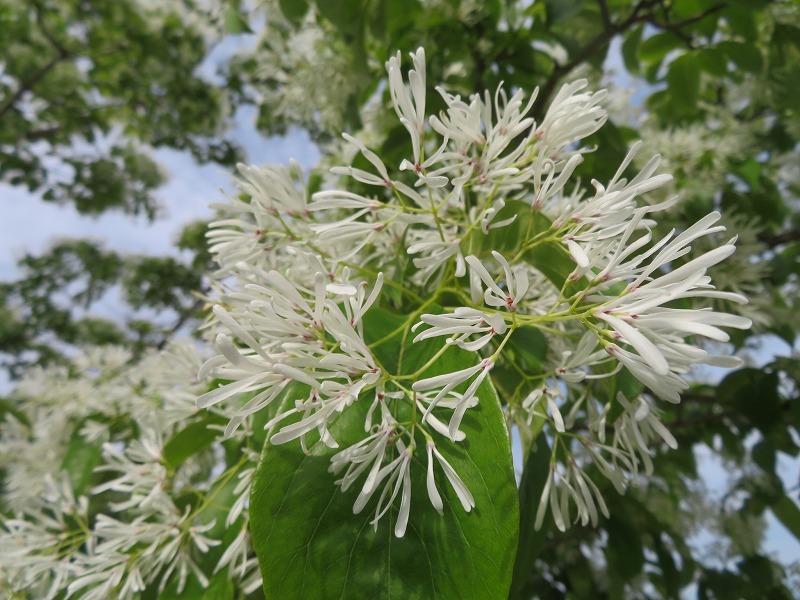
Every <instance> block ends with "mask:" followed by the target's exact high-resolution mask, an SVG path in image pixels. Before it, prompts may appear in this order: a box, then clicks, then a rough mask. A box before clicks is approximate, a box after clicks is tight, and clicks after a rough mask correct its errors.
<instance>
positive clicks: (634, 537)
mask: <svg viewBox="0 0 800 600" xmlns="http://www.w3.org/2000/svg"><path fill="white" fill-rule="evenodd" d="M606 531H608V547H607V548H606V558H607V559H608V566H609V571H610V572H611V573H613V574H614V575H615V576H617V577H619V578H621V579H623V580H627V579H631V578H632V577H634V576H636V575H638V574H639V572H640V571H641V570H642V567H643V566H644V549H643V548H642V537H641V535H640V533H639V531H638V530H637V529H636V527H635V526H634V525H633V523H631V522H630V521H628V520H626V519H625V518H624V515H623V516H620V515H616V514H612V515H611V518H610V519H609V520H608V523H607V524H606Z"/></svg>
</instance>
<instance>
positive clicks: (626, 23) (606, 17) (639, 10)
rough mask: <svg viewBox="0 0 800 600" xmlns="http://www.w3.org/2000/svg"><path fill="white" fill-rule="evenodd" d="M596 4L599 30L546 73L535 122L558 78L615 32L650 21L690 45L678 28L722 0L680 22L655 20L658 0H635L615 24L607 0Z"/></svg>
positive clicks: (702, 16) (712, 9) (701, 16)
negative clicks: (628, 11) (601, 28)
mask: <svg viewBox="0 0 800 600" xmlns="http://www.w3.org/2000/svg"><path fill="white" fill-rule="evenodd" d="M597 3H598V6H599V7H600V16H601V19H602V21H603V30H602V31H601V32H600V33H598V34H597V35H596V36H595V37H594V38H592V39H591V40H590V41H589V42H588V43H587V44H586V46H584V47H583V48H581V49H580V50H578V52H576V53H575V55H574V56H573V57H572V58H571V59H570V60H569V61H567V62H566V63H564V64H563V65H557V66H556V67H555V68H554V69H553V70H552V72H551V73H550V76H549V77H548V78H547V80H546V81H545V83H544V84H543V85H542V86H541V88H540V89H539V96H538V97H537V99H536V102H535V103H534V105H533V109H532V111H531V112H532V114H533V116H534V118H536V120H537V121H538V120H540V119H541V118H542V116H544V107H545V106H546V105H547V104H548V102H549V100H550V96H552V94H553V91H554V90H555V87H556V85H558V82H559V81H560V79H561V78H562V77H563V76H564V75H566V74H567V73H569V72H570V71H572V70H573V69H574V68H575V67H577V66H579V65H580V64H582V63H584V62H585V61H587V60H589V59H590V58H591V57H592V56H593V55H594V54H596V53H597V52H599V51H600V50H602V49H603V48H604V47H605V46H607V45H608V44H609V43H610V42H611V40H612V39H613V38H614V37H615V36H616V35H618V34H620V33H623V32H624V31H626V30H627V29H628V28H629V27H631V26H633V25H635V24H636V23H643V22H645V23H650V24H651V25H653V26H655V27H658V28H661V29H664V30H668V31H670V32H672V33H674V34H676V35H678V36H680V37H681V38H683V39H684V40H686V41H687V44H690V45H691V44H693V41H692V39H691V37H689V36H686V35H685V34H684V33H683V32H682V31H680V29H681V28H682V27H685V26H687V25H691V24H693V23H696V22H698V21H701V20H703V19H705V18H706V17H708V16H709V15H712V14H714V13H715V12H718V11H720V10H722V9H723V8H725V3H724V2H723V3H720V4H715V5H714V6H712V7H709V8H707V9H706V10H704V11H703V12H701V13H698V14H696V15H694V16H692V17H687V18H686V19H681V20H680V21H669V20H658V19H657V17H656V15H655V14H654V13H653V12H652V9H653V8H654V7H656V6H658V5H660V3H661V0H639V2H637V3H636V5H635V6H634V7H633V11H631V14H629V15H628V17H627V18H625V20H623V21H621V22H619V23H614V21H613V20H612V18H611V12H610V10H609V8H608V3H607V0H597Z"/></svg>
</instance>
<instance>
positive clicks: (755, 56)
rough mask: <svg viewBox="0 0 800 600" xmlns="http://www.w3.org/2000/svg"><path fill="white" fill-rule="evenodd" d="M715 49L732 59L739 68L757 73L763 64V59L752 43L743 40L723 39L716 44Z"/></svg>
mask: <svg viewBox="0 0 800 600" xmlns="http://www.w3.org/2000/svg"><path fill="white" fill-rule="evenodd" d="M717 49H719V50H721V51H722V52H724V53H725V55H726V56H727V57H728V60H731V61H733V62H734V63H736V65H737V66H738V67H739V68H740V69H744V70H745V71H750V72H752V73H758V72H759V71H761V69H762V68H763V66H764V59H763V58H762V57H761V53H760V52H759V51H758V48H756V46H755V45H753V44H748V43H745V42H734V41H729V40H726V41H723V42H719V43H718V44H717Z"/></svg>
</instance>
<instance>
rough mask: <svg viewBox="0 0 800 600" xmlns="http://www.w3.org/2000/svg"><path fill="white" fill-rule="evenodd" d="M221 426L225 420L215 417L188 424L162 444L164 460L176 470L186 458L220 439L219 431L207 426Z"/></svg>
mask: <svg viewBox="0 0 800 600" xmlns="http://www.w3.org/2000/svg"><path fill="white" fill-rule="evenodd" d="M222 424H225V419H223V418H222V417H219V416H216V415H210V416H208V417H206V418H204V419H202V420H200V421H195V422H194V423H190V424H189V425H187V426H186V427H184V428H183V429H181V430H180V431H179V432H178V433H176V434H175V435H173V436H172V437H171V438H170V439H169V440H167V443H166V444H164V451H163V456H164V460H165V461H166V462H167V464H168V465H169V466H171V467H172V468H173V469H177V468H178V467H179V466H181V464H183V462H184V461H185V460H186V459H187V458H189V457H190V456H192V455H193V454H196V453H197V452H199V451H200V450H202V449H203V448H206V447H208V446H210V445H211V443H212V442H213V441H214V440H216V439H217V438H219V437H220V432H219V430H218V429H210V428H209V425H222Z"/></svg>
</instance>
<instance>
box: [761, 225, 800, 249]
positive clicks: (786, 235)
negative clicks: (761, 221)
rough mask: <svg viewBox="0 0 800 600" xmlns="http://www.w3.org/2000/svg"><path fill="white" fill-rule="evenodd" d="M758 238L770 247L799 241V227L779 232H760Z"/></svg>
mask: <svg viewBox="0 0 800 600" xmlns="http://www.w3.org/2000/svg"><path fill="white" fill-rule="evenodd" d="M758 239H759V241H760V242H762V243H764V244H766V245H767V246H769V247H770V248H774V247H775V246H780V245H781V244H789V243H791V242H800V229H789V230H788V231H782V232H780V233H761V234H759V236H758Z"/></svg>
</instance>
